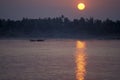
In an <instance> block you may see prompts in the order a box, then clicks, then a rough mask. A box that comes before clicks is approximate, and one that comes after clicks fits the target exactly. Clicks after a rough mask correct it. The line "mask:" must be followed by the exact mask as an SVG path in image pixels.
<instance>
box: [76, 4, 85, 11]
mask: <svg viewBox="0 0 120 80" xmlns="http://www.w3.org/2000/svg"><path fill="white" fill-rule="evenodd" d="M77 8H78V9H79V10H84V9H85V4H84V3H79V4H78V5H77Z"/></svg>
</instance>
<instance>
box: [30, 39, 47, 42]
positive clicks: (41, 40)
mask: <svg viewBox="0 0 120 80" xmlns="http://www.w3.org/2000/svg"><path fill="white" fill-rule="evenodd" d="M43 41H45V40H43V39H30V42H43Z"/></svg>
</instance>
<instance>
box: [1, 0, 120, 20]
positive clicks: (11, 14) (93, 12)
mask: <svg viewBox="0 0 120 80" xmlns="http://www.w3.org/2000/svg"><path fill="white" fill-rule="evenodd" d="M79 2H84V3H85V4H86V9H85V10H84V11H79V10H78V9H77V7H76V6H77V4H78V3H79ZM62 14H63V15H65V16H67V17H69V18H70V19H73V18H80V17H85V18H89V17H94V18H97V19H106V18H110V19H113V20H116V19H119V20H120V0H0V18H4V19H8V18H10V19H22V18H23V17H28V18H39V17H41V18H44V17H58V16H60V15H62Z"/></svg>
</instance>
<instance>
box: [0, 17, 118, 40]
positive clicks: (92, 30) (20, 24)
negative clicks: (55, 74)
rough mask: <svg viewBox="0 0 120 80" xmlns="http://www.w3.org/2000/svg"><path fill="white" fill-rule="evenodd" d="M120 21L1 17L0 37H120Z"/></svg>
mask: <svg viewBox="0 0 120 80" xmlns="http://www.w3.org/2000/svg"><path fill="white" fill-rule="evenodd" d="M119 36H120V21H119V20H118V21H112V20H110V19H106V20H104V21H101V20H95V19H93V18H89V19H85V18H83V17H81V18H80V19H74V20H73V21H71V20H69V19H68V18H67V17H64V16H61V17H57V18H44V19H41V18H39V19H28V18H23V19H22V20H17V21H15V20H9V19H8V20H4V19H0V38H9V37H13V38H15V37H26V38H27V37H44V38H90V37H94V38H98V37H117V38H118V37H119Z"/></svg>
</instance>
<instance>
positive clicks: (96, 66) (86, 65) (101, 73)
mask: <svg viewBox="0 0 120 80" xmlns="http://www.w3.org/2000/svg"><path fill="white" fill-rule="evenodd" d="M0 80H120V41H119V40H109V41H107V40H106V41H105V40H101V41H100V40H91V41H79V40H46V41H44V42H30V41H29V40H0Z"/></svg>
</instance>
